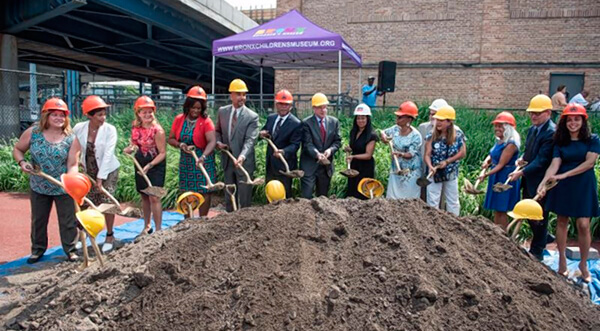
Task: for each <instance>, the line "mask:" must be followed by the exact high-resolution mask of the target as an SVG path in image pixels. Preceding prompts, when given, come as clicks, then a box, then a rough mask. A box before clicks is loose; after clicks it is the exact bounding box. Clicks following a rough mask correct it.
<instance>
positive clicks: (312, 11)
mask: <svg viewBox="0 0 600 331" xmlns="http://www.w3.org/2000/svg"><path fill="white" fill-rule="evenodd" d="M292 8H296V9H298V10H300V11H301V12H302V13H303V14H304V15H305V16H306V17H307V18H308V19H310V20H312V21H313V22H315V23H316V24H318V25H320V26H322V27H324V28H325V29H328V30H331V31H334V32H337V33H340V34H341V35H342V36H343V37H344V39H345V40H346V41H347V42H348V43H349V44H350V45H351V46H352V47H353V48H354V49H355V50H356V51H357V52H358V53H359V54H360V55H361V56H362V58H363V62H364V63H365V68H364V69H363V70H362V76H363V82H361V84H364V83H365V82H366V77H367V76H368V75H370V74H371V75H375V76H376V75H377V63H378V62H379V61H381V60H390V61H396V62H398V70H397V73H396V92H395V93H391V94H389V95H388V97H387V100H388V103H389V104H399V103H400V102H401V101H402V100H405V99H408V98H411V99H416V100H431V99H433V98H437V97H444V98H447V99H448V100H455V101H460V102H461V103H463V104H466V105H470V106H481V107H506V108H522V107H523V104H526V103H527V102H528V101H529V99H530V98H531V96H533V95H535V94H537V93H538V92H539V91H542V92H544V93H549V92H548V87H549V78H550V73H551V72H579V73H580V72H585V74H586V76H585V87H586V88H588V89H590V90H591V91H592V95H598V94H600V1H598V0H560V1H559V0H533V1H525V0H481V1H479V0H478V1H475V0H464V1H458V0H403V1H383V0H348V1H343V0H278V2H277V11H278V14H282V13H284V12H287V11H288V10H290V9H292ZM348 84H351V91H352V94H353V95H354V96H358V85H359V84H358V70H353V69H346V70H344V73H343V83H342V91H345V90H346V89H347V86H348ZM282 87H286V88H289V89H290V90H292V91H295V92H297V93H314V92H317V91H322V92H329V93H336V92H337V71H336V70H321V69H320V70H302V71H290V70H278V71H277V72H276V88H282ZM380 99H381V98H380Z"/></svg>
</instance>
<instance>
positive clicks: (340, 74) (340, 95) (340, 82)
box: [338, 50, 342, 107]
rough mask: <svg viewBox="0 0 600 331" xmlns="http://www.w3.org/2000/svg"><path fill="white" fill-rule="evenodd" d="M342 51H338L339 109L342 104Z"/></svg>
mask: <svg viewBox="0 0 600 331" xmlns="http://www.w3.org/2000/svg"><path fill="white" fill-rule="evenodd" d="M341 99H342V51H341V50H339V51H338V107H341V104H342V100H341Z"/></svg>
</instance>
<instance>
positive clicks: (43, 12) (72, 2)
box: [0, 0, 87, 34]
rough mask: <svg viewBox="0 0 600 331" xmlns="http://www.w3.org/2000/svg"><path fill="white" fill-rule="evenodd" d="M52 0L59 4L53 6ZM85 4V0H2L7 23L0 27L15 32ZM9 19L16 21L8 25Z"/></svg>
mask: <svg viewBox="0 0 600 331" xmlns="http://www.w3.org/2000/svg"><path fill="white" fill-rule="evenodd" d="M53 2H58V3H60V4H59V5H58V6H56V7H54V8H53V7H52V3H53ZM86 4H87V2H86V0H60V1H59V0H56V1H52V2H51V1H47V0H19V1H4V6H0V8H1V7H4V8H3V9H4V10H3V11H4V22H5V23H8V24H6V25H4V26H0V29H1V30H2V31H3V32H4V33H8V34H16V33H19V32H21V31H25V30H27V29H28V28H30V27H32V26H34V25H37V24H39V23H42V22H45V21H47V20H49V19H52V18H54V17H57V16H60V15H63V14H65V13H68V12H70V11H72V10H73V9H76V8H79V7H81V6H83V5H86ZM11 21H18V22H15V23H14V24H12V25H10V23H9V22H11Z"/></svg>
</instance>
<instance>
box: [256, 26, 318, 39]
mask: <svg viewBox="0 0 600 331" xmlns="http://www.w3.org/2000/svg"><path fill="white" fill-rule="evenodd" d="M305 29H306V28H279V29H260V30H258V31H256V32H255V33H254V35H253V36H252V37H273V36H299V35H302V34H303V33H304V30H305Z"/></svg>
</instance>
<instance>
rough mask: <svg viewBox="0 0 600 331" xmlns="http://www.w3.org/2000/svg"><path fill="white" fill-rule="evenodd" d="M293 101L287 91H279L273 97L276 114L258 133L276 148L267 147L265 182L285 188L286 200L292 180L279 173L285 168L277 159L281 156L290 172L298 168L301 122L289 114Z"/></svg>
mask: <svg viewBox="0 0 600 331" xmlns="http://www.w3.org/2000/svg"><path fill="white" fill-rule="evenodd" d="M293 101H294V99H293V97H292V94H291V93H290V92H289V91H288V90H281V91H279V92H277V94H276V95H275V108H276V109H277V113H276V114H272V115H269V117H267V123H265V125H264V126H263V127H262V129H261V131H260V135H261V137H268V136H270V137H271V140H272V141H273V143H274V144H275V146H277V149H278V150H277V151H274V150H273V148H271V146H269V145H267V160H266V171H265V172H266V177H267V181H270V180H272V179H276V180H279V181H280V182H281V183H283V186H284V187H285V196H286V198H291V197H292V179H291V178H289V177H286V176H284V175H282V174H281V173H280V172H279V171H280V170H283V171H285V166H284V165H283V162H282V161H281V159H280V158H279V156H278V155H279V154H281V155H283V157H284V158H285V161H286V162H287V163H288V166H289V167H290V170H295V169H297V168H298V157H297V156H296V153H297V152H298V149H299V148H300V143H301V142H302V122H301V121H300V120H299V119H298V118H297V117H296V116H294V115H293V114H291V113H290V110H291V109H292V103H293Z"/></svg>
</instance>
